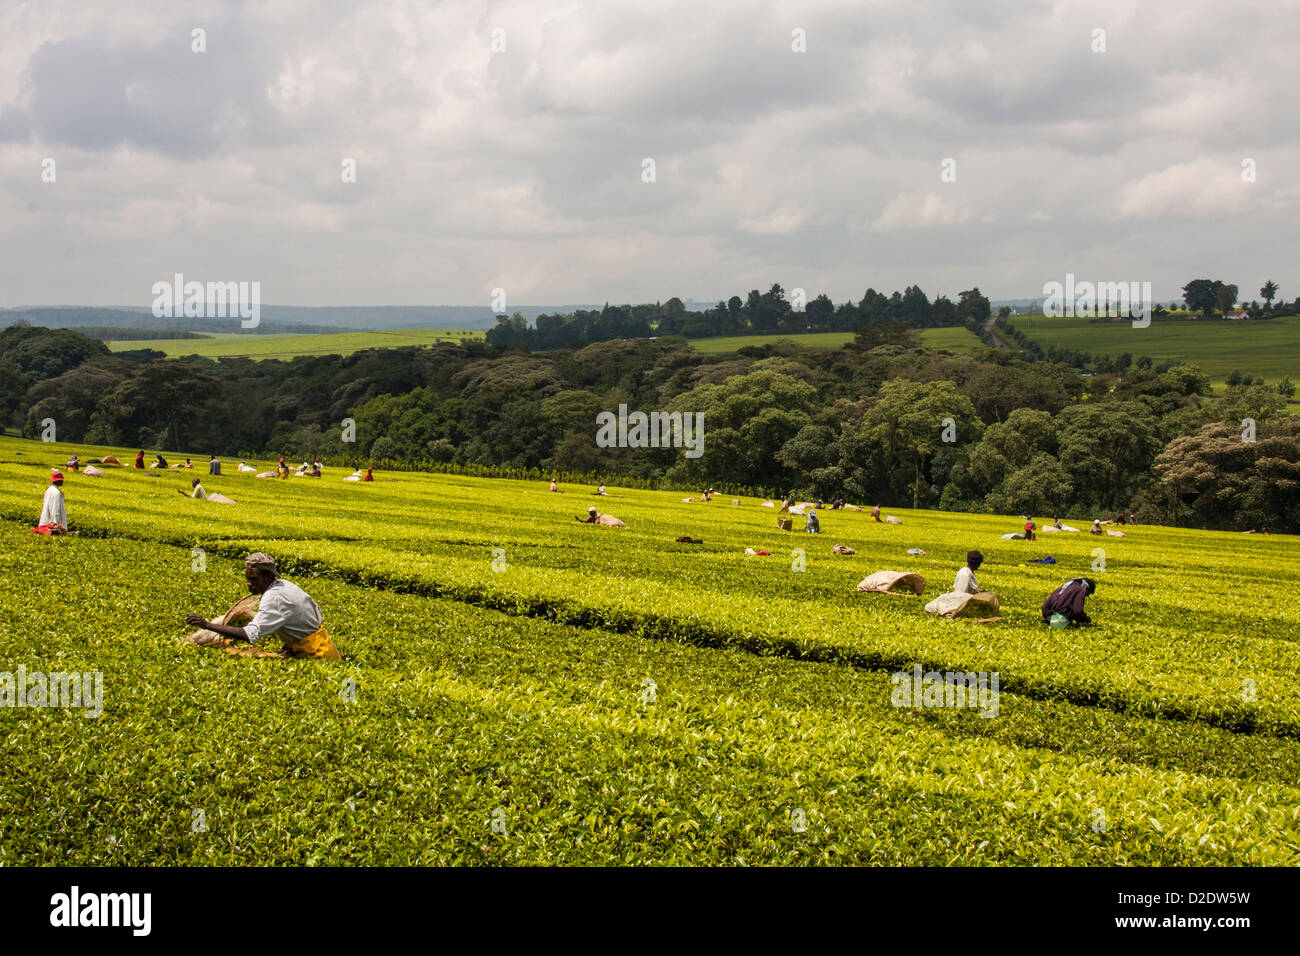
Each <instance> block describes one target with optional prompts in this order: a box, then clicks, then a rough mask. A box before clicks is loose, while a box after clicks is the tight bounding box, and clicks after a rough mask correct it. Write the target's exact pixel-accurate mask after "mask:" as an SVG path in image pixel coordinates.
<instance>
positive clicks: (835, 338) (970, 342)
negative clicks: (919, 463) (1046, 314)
mask: <svg viewBox="0 0 1300 956" xmlns="http://www.w3.org/2000/svg"><path fill="white" fill-rule="evenodd" d="M783 340H784V341H788V342H793V343H794V344H795V345H803V346H807V347H808V348H824V349H833V348H839V347H840V346H841V345H844V344H845V343H847V342H852V341H853V333H852V332H804V333H796V334H791V333H789V332H775V333H773V334H771V335H727V336H722V337H720V338H716V339H691V340H689V342H690V345H691V347H692V348H694V349H695V350H696V351H698V352H704V353H706V354H708V355H717V354H721V353H724V352H735V351H736V350H738V349H741V348H744V347H745V346H747V345H767V344H769V343H771V342H780V341H783ZM921 340H922V341H923V342H924V343H925V345H926V346H927V347H928V348H932V349H949V350H950V351H953V352H969V351H970V350H971V348H972V347H974V346H976V345H979V344H980V340H979V339H977V338H976V337H975V336H974V335H973V334H971V333H970V332H969V331H967V330H966V329H965V328H963V327H961V326H957V327H956V328H950V329H922V330H921Z"/></svg>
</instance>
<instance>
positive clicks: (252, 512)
mask: <svg viewBox="0 0 1300 956" xmlns="http://www.w3.org/2000/svg"><path fill="white" fill-rule="evenodd" d="M72 450H74V449H73V448H72V447H71V446H66V445H53V444H50V445H44V444H41V443H39V442H22V441H16V440H12V439H0V544H2V545H3V546H2V547H0V599H2V600H3V606H4V607H5V608H6V611H5V613H4V614H3V615H0V649H2V650H0V670H5V671H10V672H12V671H14V670H15V669H16V668H17V667H18V666H19V665H22V666H24V667H25V668H26V669H27V670H28V671H36V670H40V671H42V672H46V671H56V670H57V671H73V670H76V671H86V672H93V671H98V672H100V673H101V674H102V680H103V699H102V714H101V715H100V716H98V717H94V716H93V715H92V714H89V713H87V714H82V713H74V712H71V711H68V710H58V709H53V708H46V709H40V710H22V711H17V710H15V711H0V718H3V719H4V721H5V724H4V728H5V734H6V745H7V754H8V768H7V769H8V774H7V778H8V782H7V785H6V786H5V787H3V788H0V819H5V820H11V821H13V820H21V821H23V822H22V825H21V826H15V827H11V828H10V829H9V831H8V832H7V834H6V837H5V839H4V840H3V841H0V863H3V864H5V865H24V864H26V865H31V864H40V863H48V862H49V861H51V860H58V861H59V862H62V863H66V864H91V865H95V864H112V865H138V864H146V863H147V864H151V865H169V864H201V865H228V864H233V863H242V864H245V865H316V864H320V865H340V864H348V865H356V864H379V863H386V864H453V863H486V864H523V865H544V864H556V863H568V864H587V865H607V864H619V863H621V864H673V865H681V864H703V863H722V864H735V865H758V864H806V863H821V864H894V865H897V864H904V865H906V864H969V865H988V864H1019V865H1031V864H1075V865H1100V866H1133V865H1154V864H1171V865H1233V864H1271V865H1291V866H1294V865H1296V864H1297V863H1300V849H1298V847H1300V841H1298V840H1297V836H1298V832H1297V824H1296V816H1295V808H1296V806H1300V789H1298V788H1297V785H1296V780H1297V779H1300V687H1297V684H1296V680H1295V675H1296V672H1297V670H1300V649H1298V647H1297V645H1296V643H1295V641H1294V640H1293V637H1294V635H1295V632H1296V623H1297V622H1296V608H1295V601H1294V581H1295V578H1296V575H1297V574H1300V557H1298V554H1300V552H1298V551H1297V549H1296V546H1295V539H1294V538H1291V537H1286V536H1280V535H1279V536H1273V537H1264V536H1260V535H1241V534H1230V533H1211V532H1199V531H1187V530H1176V529H1169V528H1161V527H1155V526H1137V527H1131V528H1128V529H1126V530H1127V532H1128V535H1127V537H1124V538H1113V537H1101V538H1098V537H1094V536H1091V535H1088V534H1069V533H1056V534H1044V535H1042V540H1039V541H1036V542H1024V541H1008V540H1003V539H1002V537H1001V535H1002V534H1003V533H1004V532H1007V531H1010V530H1013V529H1015V528H1017V527H1019V525H1020V521H1019V519H1017V518H1014V517H998V516H975V515H961V514H949V513H940V512H930V511H909V510H896V511H895V510H893V509H890V508H889V507H888V503H886V512H887V513H891V514H895V515H896V516H898V517H900V518H901V521H902V523H901V524H896V525H895V524H878V523H874V522H872V521H871V520H870V517H869V515H868V514H867V513H866V512H845V511H829V510H823V512H822V533H821V534H820V535H809V534H804V533H801V532H793V533H792V532H785V531H780V530H778V529H777V528H776V522H775V520H774V509H772V508H765V507H762V502H760V501H759V500H756V499H753V498H748V499H743V500H740V503H739V505H733V504H732V503H731V501H729V500H726V499H722V500H716V501H714V502H712V503H710V504H701V503H699V502H687V501H683V500H682V499H683V498H684V497H685V496H684V495H683V494H681V493H671V492H655V491H637V490H632V489H620V488H614V487H611V489H610V491H611V492H612V497H608V498H597V497H593V496H592V495H591V493H590V489H588V488H578V487H570V488H566V489H565V492H566V493H564V494H552V493H550V492H549V491H548V490H547V486H546V485H545V484H544V483H526V482H520V481H507V480H484V479H473V478H466V477H456V476H430V475H419V474H411V473H398V474H387V473H382V472H381V473H378V474H377V475H376V478H377V480H376V481H375V482H374V483H372V484H363V483H355V482H353V483H348V482H344V481H342V480H341V479H342V478H343V477H344V475H345V474H346V470H341V469H337V468H333V467H329V466H328V463H327V468H326V472H325V477H324V478H321V479H310V478H291V479H288V480H274V479H271V480H268V479H257V478H255V477H252V476H249V475H240V474H231V473H230V471H231V462H229V461H227V462H226V470H227V474H225V475H222V476H220V477H212V478H208V477H206V475H205V476H203V478H204V482H205V484H206V486H207V488H208V490H209V491H210V492H219V493H221V494H223V495H226V496H228V497H230V498H232V499H233V500H234V501H235V502H236V503H235V504H229V505H222V504H216V503H213V502H205V501H195V500H191V499H188V498H182V497H181V496H180V495H178V494H177V493H176V492H177V490H178V489H181V488H184V487H188V485H189V477H190V475H191V474H193V472H186V471H183V470H182V471H172V472H169V473H166V474H163V475H161V476H154V475H151V474H150V473H148V472H143V471H138V470H135V469H133V468H129V467H128V468H114V469H109V470H108V473H107V474H106V475H105V476H104V477H101V478H94V477H87V476H85V475H83V474H73V475H69V477H68V480H67V483H66V487H65V491H66V495H67V501H68V512H69V517H70V521H71V524H72V526H73V528H74V529H76V530H78V531H79V535H78V536H76V537H66V538H49V537H43V536H40V535H35V534H31V533H29V530H28V529H29V528H30V526H31V525H32V524H33V523H34V521H35V516H36V512H37V510H38V509H39V505H40V497H41V494H42V492H43V491H44V489H45V488H46V487H47V484H48V475H49V467H50V465H51V464H55V463H61V462H62V461H64V460H65V459H66V457H67V455H68V454H69V453H70V452H71V451H72ZM75 450H76V451H78V452H79V453H80V454H81V455H82V457H83V458H86V457H90V456H91V455H92V454H94V453H96V452H102V451H103V450H102V449H90V448H87V447H86V446H79V447H77V448H76V449H75ZM133 451H134V450H133V449H119V450H118V454H119V455H120V456H122V457H123V460H125V461H129V460H130V457H129V456H130V455H131V454H132V453H133ZM256 464H257V465H259V466H265V465H266V464H268V463H267V462H264V461H263V462H257V463H256ZM589 503H597V504H599V506H600V508H601V510H602V511H607V512H610V513H612V514H614V515H616V516H618V517H620V518H622V519H623V520H625V521H626V522H627V527H625V528H604V527H598V526H593V525H585V524H579V523H577V522H575V521H574V520H573V519H574V515H575V514H577V513H580V512H584V511H585V510H586V507H587V505H588V504H589ZM413 504H414V505H415V506H413ZM862 504H871V503H870V502H862ZM1087 517H1088V516H1086V515H1080V516H1076V517H1075V518H1074V519H1073V521H1072V522H1067V523H1074V524H1076V525H1078V524H1081V523H1082V522H1083V521H1086V519H1087ZM800 524H802V522H801V521H800V519H796V526H798V525H800ZM683 534H690V535H692V536H694V537H698V538H701V539H703V543H702V544H699V545H687V544H678V543H676V542H675V541H674V539H675V538H676V537H677V536H679V535H683ZM833 544H845V545H849V546H851V547H853V548H855V549H856V552H857V553H856V554H854V555H850V556H839V555H833V554H831V546H832V545H833ZM974 547H977V548H979V549H981V550H982V551H983V552H984V553H985V554H986V555H987V560H986V562H985V564H984V566H983V568H982V569H981V570H980V572H979V581H980V584H981V585H982V586H983V587H985V588H988V589H991V590H993V591H995V592H996V593H997V594H999V595H1000V597H1001V602H1002V609H1001V617H1002V618H1003V620H1002V621H1001V622H1000V623H993V624H977V623H974V622H970V621H952V620H943V619H939V618H936V617H933V616H931V615H928V614H926V613H925V612H924V611H923V606H924V604H925V603H926V601H928V600H930V599H931V598H932V597H934V596H935V595H937V594H938V593H940V592H941V591H945V590H947V588H948V587H949V586H950V584H951V581H952V577H953V574H954V572H955V570H956V569H957V567H958V566H960V564H961V562H962V560H963V556H964V554H965V552H966V551H967V550H968V549H970V548H974ZM746 548H751V549H754V550H755V551H758V550H764V551H769V552H771V553H770V556H762V555H755V556H749V555H747V554H746V553H745V549H746ZM910 548H919V549H921V550H922V551H924V552H925V553H924V554H920V555H911V554H909V553H908V549H910ZM1099 549H1100V551H1104V554H1099ZM254 550H264V551H268V552H270V553H271V554H273V555H274V556H275V557H276V558H277V559H278V560H279V561H280V564H281V569H282V571H283V572H284V573H285V575H286V576H287V577H288V578H289V579H290V580H292V581H294V582H296V583H299V584H301V585H302V586H303V587H304V588H306V589H307V591H308V592H309V593H310V594H311V595H312V596H313V597H314V598H315V599H316V601H317V602H318V603H319V605H320V607H321V608H322V610H323V613H324V616H325V623H326V627H327V628H328V630H329V633H330V634H331V636H332V637H333V638H334V640H335V641H336V642H337V644H338V645H339V647H340V648H341V650H342V651H343V654H344V660H342V661H338V662H327V661H286V660H258V659H252V658H246V657H233V656H230V655H227V654H226V653H224V652H222V651H220V650H212V649H206V650H205V649H200V648H197V647H194V646H192V645H189V644H187V643H185V642H184V641H183V640H182V636H183V635H184V634H185V632H186V631H187V630H189V628H188V627H187V626H186V624H185V615H186V613H187V612H189V611H199V612H202V613H203V614H205V615H208V616H213V615H216V614H217V613H219V612H221V611H224V610H225V609H226V608H227V607H228V606H229V605H230V604H231V603H232V602H233V601H234V600H235V599H236V598H238V597H239V596H240V594H241V593H243V592H244V590H245V587H244V582H243V576H242V573H241V569H242V564H241V561H242V558H243V556H244V555H245V554H247V553H248V552H250V551H254ZM1045 554H1051V555H1053V556H1054V557H1055V559H1056V564H1055V565H1054V566H1043V565H1038V564H1033V563H1030V559H1031V558H1036V557H1039V556H1042V555H1045ZM1099 561H1100V562H1101V563H1100V564H1099ZM891 568H892V569H897V570H912V571H916V572H919V573H920V574H922V575H924V577H925V578H926V580H927V582H928V583H927V585H926V588H925V593H924V594H923V595H922V596H915V595H912V594H910V593H909V594H903V595H887V594H865V593H860V592H857V591H856V590H855V585H856V584H857V582H859V581H860V580H862V579H863V578H864V577H865V576H867V575H868V574H870V573H872V572H873V571H877V570H881V569H891ZM1084 573H1087V574H1090V575H1091V576H1093V577H1095V578H1097V580H1098V581H1099V585H1098V590H1097V593H1096V594H1095V595H1094V596H1093V597H1092V598H1090V599H1089V602H1088V610H1089V612H1090V613H1091V614H1092V616H1093V617H1094V619H1095V620H1096V622H1097V624H1096V626H1095V627H1093V628H1091V629H1088V630H1086V631H1076V630H1062V631H1058V630H1053V629H1049V628H1047V627H1045V626H1044V625H1043V624H1042V623H1041V620H1040V616H1039V610H1038V608H1039V604H1040V603H1041V601H1042V600H1043V598H1044V597H1045V596H1046V595H1047V594H1048V593H1049V592H1050V591H1051V590H1052V589H1053V588H1055V587H1056V586H1057V585H1058V584H1060V583H1061V582H1062V581H1064V580H1065V579H1066V578H1068V577H1071V576H1074V575H1079V574H1084ZM1224 581H1231V584H1232V586H1231V587H1230V588H1225V587H1223V586H1222V585H1223V582H1224ZM55 589H57V594H58V599H57V600H35V599H33V596H34V595H38V594H43V593H54V591H55ZM270 643H271V645H272V646H274V641H271V642H270ZM913 665H920V666H921V667H922V669H923V670H927V671H928V670H933V671H940V672H942V671H961V672H963V673H964V672H981V673H984V674H986V675H992V674H994V673H996V674H997V675H998V677H999V681H1000V690H999V692H998V695H997V696H996V697H993V698H989V699H988V700H986V701H985V703H984V705H982V707H981V709H979V710H976V709H974V708H970V707H967V708H961V707H957V706H945V705H942V704H937V705H934V706H919V707H913V706H910V705H900V704H899V701H898V698H897V695H896V690H897V686H898V682H896V681H895V680H894V678H893V677H892V676H891V675H892V674H893V673H895V672H902V673H906V674H908V675H909V676H910V674H911V669H912V667H913ZM932 703H933V702H932ZM196 810H201V811H202V812H203V814H204V820H205V827H204V828H203V829H202V830H201V831H199V830H197V829H196V828H195V827H193V826H192V820H193V819H195V811H196ZM494 824H495V826H494ZM110 834H111V836H112V839H108V838H107V836H106V835H110Z"/></svg>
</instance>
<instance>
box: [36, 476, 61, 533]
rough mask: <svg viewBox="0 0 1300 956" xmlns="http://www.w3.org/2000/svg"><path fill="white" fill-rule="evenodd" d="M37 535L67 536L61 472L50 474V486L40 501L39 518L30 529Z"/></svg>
mask: <svg viewBox="0 0 1300 956" xmlns="http://www.w3.org/2000/svg"><path fill="white" fill-rule="evenodd" d="M32 530H33V531H35V532H36V533H37V534H67V533H68V506H67V503H66V502H65V501H64V500H63V472H61V471H53V472H51V473H50V486H49V487H48V488H46V489H45V497H44V498H43V499H42V500H41V516H40V518H38V519H37V521H36V527H35V528H33V529H32Z"/></svg>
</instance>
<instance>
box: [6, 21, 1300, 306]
mask: <svg viewBox="0 0 1300 956" xmlns="http://www.w3.org/2000/svg"><path fill="white" fill-rule="evenodd" d="M196 11H197V12H196ZM1297 26H1300V11H1296V10H1291V9H1285V8H1275V7H1272V6H1269V5H1266V4H1264V3H1262V2H1255V0H1243V2H1241V3H1237V4H1234V5H1233V6H1232V7H1231V8H1225V7H1222V6H1221V5H1218V4H1214V3H1211V2H1209V0H1190V2H1187V3H1183V4H1179V5H1176V6H1175V5H1151V4H1143V5H1138V4H1135V3H1132V2H1128V0H1102V2H1099V3H1096V4H1089V5H1087V6H1086V7H1082V6H1079V5H1073V4H1064V3H1047V2H1036V3H1028V4H1026V3H1011V2H1007V3H996V2H995V3H986V4H969V3H965V2H962V0H925V2H921V3H918V4H907V5H895V4H886V3H871V4H866V5H864V4H860V3H857V2H850V0H843V2H833V0H823V2H819V3H817V2H814V3H793V2H791V3H782V2H766V3H758V4H755V3H747V2H740V0H735V2H721V0H720V2H711V3H709V4H699V3H680V2H665V3H660V4H655V5H646V4H638V3H633V2H619V0H602V2H600V3H591V2H586V3H584V2H579V0H540V2H523V0H517V2H503V3H495V2H494V3H489V4H486V5H485V4H482V3H465V2H450V3H444V4H415V3H405V2H401V0H385V2H364V3H360V4H343V3H323V2H312V0H298V2H285V3H277V4H262V3H254V2H250V3H247V4H245V5H244V6H243V7H241V8H232V7H227V6H225V5H220V4H213V5H209V6H206V7H204V6H200V7H197V8H195V9H194V10H190V9H186V10H177V9H176V8H175V6H174V5H171V4H168V3H165V2H161V0H153V2H145V3H142V4H139V5H132V7H131V8H130V12H129V13H128V12H126V11H125V10H121V11H119V10H116V9H113V8H111V7H109V8H105V9H104V10H102V11H100V10H97V9H95V8H86V7H85V5H82V4H74V3H72V2H71V0H50V2H48V3H45V4H42V5H41V6H40V9H39V10H37V9H35V8H31V7H26V6H24V7H22V8H19V9H16V10H4V11H0V259H2V260H3V261H5V262H6V264H7V265H8V267H9V268H8V269H6V274H5V281H4V284H3V289H4V293H3V294H4V298H5V299H6V300H7V301H4V302H0V304H3V305H14V304H33V303H42V302H70V301H77V302H84V303H86V304H107V303H126V302H139V303H143V302H147V300H148V295H147V293H148V289H149V286H150V285H151V284H152V282H153V281H155V280H156V279H157V278H159V277H161V276H164V275H170V274H171V273H172V272H174V271H182V272H185V273H186V274H189V275H194V276H196V277H199V276H203V277H205V278H207V277H216V278H247V279H258V280H261V281H262V282H263V290H264V292H263V298H264V301H268V302H278V303H285V304H302V305H327V304H331V303H378V302H383V303H390V304H403V303H406V304H421V303H479V302H485V301H486V299H487V297H488V295H489V294H490V290H491V289H492V288H494V287H497V286H505V287H506V288H507V291H508V294H509V296H510V299H511V301H513V302H529V301H531V302H572V301H604V300H606V299H610V300H615V301H629V300H632V301H639V300H646V299H663V298H666V297H668V296H670V295H683V296H694V297H703V296H725V295H731V294H733V293H743V292H744V291H745V290H746V289H748V288H753V287H755V286H758V287H762V288H766V287H767V286H768V285H770V284H771V283H772V282H781V283H782V284H783V285H785V286H786V287H787V288H790V287H795V286H801V287H804V288H806V289H808V290H809V292H810V294H811V293H814V292H817V291H826V292H828V293H829V294H831V295H832V297H833V298H835V299H836V300H837V301H842V300H843V299H845V298H848V297H850V296H852V297H855V298H856V297H858V296H860V295H861V294H862V291H863V290H864V289H865V288H866V287H867V286H868V285H871V286H874V287H876V288H878V289H879V288H884V289H894V288H901V287H902V286H904V285H906V284H909V283H912V282H919V283H920V284H921V285H922V287H923V288H925V289H926V291H927V292H929V293H930V294H931V295H933V294H935V293H937V292H946V293H948V294H950V295H954V294H955V293H956V292H957V291H959V290H960V289H962V288H968V287H969V286H970V285H972V284H974V283H979V284H980V285H981V287H982V288H983V289H984V290H985V291H986V292H987V293H989V294H991V295H993V296H995V297H1011V296H1022V295H1034V294H1036V293H1037V292H1038V291H1039V290H1040V288H1041V285H1042V283H1043V282H1044V281H1047V280H1048V279H1052V278H1058V277H1060V276H1061V275H1063V273H1064V272H1065V271H1067V270H1069V271H1074V272H1076V273H1083V272H1088V273H1093V274H1097V275H1122V276H1123V277H1138V278H1144V279H1150V280H1151V281H1153V282H1154V283H1155V287H1156V294H1157V296H1159V297H1161V298H1166V299H1167V298H1170V297H1172V296H1173V295H1175V294H1176V293H1177V290H1178V288H1179V287H1180V286H1181V285H1182V284H1183V283H1184V282H1186V281H1187V279H1189V278H1191V277H1193V276H1194V275H1199V274H1202V273H1204V274H1210V273H1213V274H1215V275H1221V276H1222V277H1223V278H1225V279H1226V280H1228V281H1233V282H1238V283H1239V284H1240V285H1241V287H1242V289H1243V290H1248V289H1254V288H1257V287H1258V286H1259V284H1261V283H1262V282H1263V280H1264V279H1265V278H1269V277H1271V278H1274V279H1276V280H1277V281H1279V282H1280V283H1281V284H1282V285H1283V289H1284V294H1287V293H1286V289H1287V288H1288V286H1287V282H1288V281H1289V280H1288V275H1289V273H1288V269H1289V268H1291V267H1292V266H1291V264H1292V263H1294V262H1295V261H1296V258H1297V257H1296V251H1297V250H1296V240H1295V238H1294V236H1295V232H1294V228H1293V226H1292V223H1293V222H1294V219H1295V212H1296V207H1297V203H1298V202H1300V187H1298V186H1297V183H1296V180H1295V172H1294V170H1296V169H1297V168H1300V163H1298V162H1297V160H1300V145H1298V143H1297V133H1298V132H1300V129H1298V128H1297V122H1296V120H1295V118H1294V110H1291V109H1290V108H1289V105H1290V99H1291V96H1292V94H1291V92H1290V90H1289V89H1287V88H1285V87H1284V84H1289V82H1290V73H1291V59H1292V56H1291V52H1290V50H1289V49H1288V44H1287V42H1286V37H1288V36H1291V35H1293V34H1294V32H1295V28H1296V27H1297ZM195 27H202V28H204V29H205V30H206V31H207V47H208V50H207V52H206V53H202V54H197V53H193V52H191V49H190V34H191V30H192V29H194V28H195ZM1097 28H1102V29H1104V30H1105V31H1106V45H1107V49H1106V52H1104V53H1095V52H1093V51H1092V49H1091V46H1092V31H1093V30H1094V29H1097ZM494 30H503V31H504V34H502V35H498V36H502V37H503V38H504V43H505V50H504V51H503V52H496V53H494V52H493V51H492V48H491V45H492V43H493V31H494ZM794 30H803V31H805V34H806V43H807V52H806V53H796V52H793V50H792V49H791V44H792V31H794ZM647 157H648V158H653V159H654V161H655V164H656V181H655V182H654V183H644V182H642V181H641V169H642V166H641V164H642V160H643V159H645V158H647ZM1246 157H1250V158H1252V159H1254V160H1255V161H1256V163H1257V168H1258V178H1257V181H1256V182H1254V183H1244V182H1242V180H1241V177H1240V164H1241V161H1242V160H1243V159H1244V158H1246ZM45 158H54V159H55V160H57V163H58V180H57V182H56V183H43V182H42V181H41V178H40V173H41V162H42V160H43V159H45ZM345 158H351V159H353V160H355V161H356V166H357V171H358V175H357V182H355V183H344V182H342V179H341V177H340V169H341V164H342V162H343V160H344V159H345ZM945 158H952V159H954V160H955V161H956V164H957V172H958V175H957V181H956V182H955V183H944V182H941V180H940V163H941V161H942V160H944V159H945ZM69 250H72V253H73V254H72V255H71V257H69ZM1292 284H1293V285H1295V283H1292ZM1290 294H1291V295H1295V294H1300V288H1293V289H1292V291H1291V293H1290Z"/></svg>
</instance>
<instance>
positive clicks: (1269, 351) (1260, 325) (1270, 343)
mask: <svg viewBox="0 0 1300 956" xmlns="http://www.w3.org/2000/svg"><path fill="white" fill-rule="evenodd" d="M1011 322H1012V324H1013V325H1014V326H1015V327H1016V328H1018V329H1020V330H1021V331H1022V332H1024V333H1025V334H1026V335H1028V336H1029V337H1030V338H1031V339H1033V340H1034V341H1035V342H1037V343H1039V344H1040V345H1042V346H1043V347H1044V348H1046V347H1047V346H1049V345H1055V346H1058V347H1062V348H1070V349H1079V350H1081V351H1084V352H1091V353H1092V354H1093V355H1122V354H1123V353H1125V352H1128V353H1130V354H1131V355H1132V356H1133V358H1134V359H1136V358H1137V357H1138V356H1140V355H1149V356H1151V358H1153V359H1155V360H1156V361H1157V362H1159V361H1164V360H1166V359H1168V360H1172V361H1175V362H1187V363H1189V364H1192V365H1199V366H1200V367H1201V371H1203V372H1205V373H1206V374H1207V375H1209V376H1210V378H1211V380H1213V381H1214V382H1215V383H1216V384H1222V383H1223V382H1224V381H1225V380H1226V379H1227V377H1228V373H1229V372H1231V371H1232V370H1233V369H1237V370H1238V371H1240V372H1242V373H1243V374H1247V375H1262V376H1263V377H1264V379H1265V380H1267V381H1268V382H1278V381H1281V379H1282V378H1283V377H1284V376H1290V378H1291V380H1292V381H1300V317H1297V316H1286V317H1283V318H1278V319H1271V320H1268V321H1243V322H1224V321H1211V322H1207V321H1205V320H1202V319H1171V320H1165V321H1160V320H1153V321H1152V322H1151V325H1150V326H1149V327H1147V328H1145V329H1136V328H1134V327H1133V325H1132V323H1131V322H1128V321H1123V322H1109V321H1103V322H1093V321H1092V320H1091V319H1086V318H1047V317H1045V316H1042V315H1017V316H1012V318H1011Z"/></svg>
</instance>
